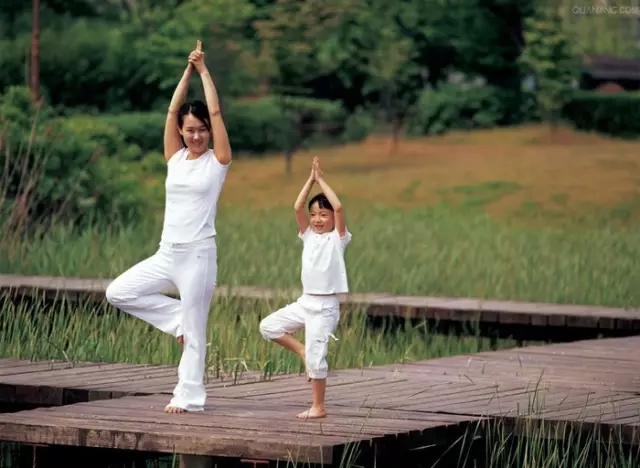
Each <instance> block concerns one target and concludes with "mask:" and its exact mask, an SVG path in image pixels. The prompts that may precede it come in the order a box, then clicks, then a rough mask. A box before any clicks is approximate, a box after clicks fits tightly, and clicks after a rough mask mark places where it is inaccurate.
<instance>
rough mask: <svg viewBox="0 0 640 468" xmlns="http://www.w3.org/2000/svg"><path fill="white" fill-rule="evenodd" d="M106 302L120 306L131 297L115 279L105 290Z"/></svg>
mask: <svg viewBox="0 0 640 468" xmlns="http://www.w3.org/2000/svg"><path fill="white" fill-rule="evenodd" d="M105 296H106V298H107V302H108V303H109V304H111V305H113V306H116V307H118V306H122V305H124V304H126V303H127V302H129V301H131V299H133V298H132V297H130V296H131V294H130V293H129V294H128V293H127V291H126V290H124V289H123V288H122V287H120V285H119V284H118V283H117V282H116V281H112V282H111V283H110V284H109V286H107V290H106V291H105Z"/></svg>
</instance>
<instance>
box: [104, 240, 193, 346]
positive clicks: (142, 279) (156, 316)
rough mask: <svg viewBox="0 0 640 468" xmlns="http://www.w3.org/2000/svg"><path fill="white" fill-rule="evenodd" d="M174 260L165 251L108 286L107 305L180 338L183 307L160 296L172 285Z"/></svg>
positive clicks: (164, 296) (133, 268) (173, 300)
mask: <svg viewBox="0 0 640 468" xmlns="http://www.w3.org/2000/svg"><path fill="white" fill-rule="evenodd" d="M172 267H173V264H172V258H171V256H170V255H168V254H167V253H164V252H162V251H159V252H157V253H156V254H154V255H153V256H151V257H149V258H147V259H145V260H142V261H141V262H139V263H137V264H135V265H134V266H132V267H131V268H129V269H128V270H127V271H125V272H124V273H122V274H121V275H120V276H118V277H117V278H116V279H115V280H113V281H112V282H111V284H109V286H108V287H107V290H106V298H107V301H108V302H109V303H110V304H111V305H113V306H115V307H117V308H118V309H120V310H122V311H124V312H126V313H128V314H130V315H133V316H134V317H137V318H139V319H141V320H144V321H145V322H147V323H149V324H151V325H153V326H154V327H156V328H158V329H159V330H161V331H163V332H165V333H168V334H170V335H172V336H179V335H180V334H181V330H180V326H181V321H182V320H181V317H182V314H181V309H182V306H181V303H180V301H179V300H178V299H174V298H172V297H169V296H166V295H164V294H161V292H162V291H165V290H167V289H168V288H170V287H171V286H172V285H173V283H172V282H171V280H170V278H171V277H172V274H173V271H172V270H173V268H172Z"/></svg>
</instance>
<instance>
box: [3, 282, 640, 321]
mask: <svg viewBox="0 0 640 468" xmlns="http://www.w3.org/2000/svg"><path fill="white" fill-rule="evenodd" d="M110 282H111V279H87V278H67V277H48V276H42V277H41V276H14V275H0V295H17V296H31V297H38V296H41V297H42V296H44V297H46V298H48V299H55V298H60V297H63V296H64V297H74V298H78V299H88V300H92V301H104V299H105V297H104V294H105V291H106V288H107V286H108V285H109V283H110ZM165 292H166V293H167V294H169V295H171V296H174V297H178V296H179V294H178V291H177V290H175V289H169V290H167V291H165ZM299 294H300V291H299V290H295V289H293V290H276V289H269V288H262V287H253V286H229V285H219V286H218V287H217V288H216V297H217V298H238V299H248V300H249V299H252V300H282V299H287V300H292V299H293V298H295V297H297V296H298V295H299ZM340 300H341V303H342V305H343V306H344V307H354V308H361V309H363V311H364V312H365V313H366V314H368V315H370V316H384V317H389V316H394V317H404V318H417V319H432V320H445V321H457V322H483V323H493V324H506V325H523V326H537V327H565V328H590V329H602V330H627V331H628V330H633V331H638V332H640V309H625V308H612V307H599V306H587V305H575V304H547V303H531V302H516V301H497V300H483V299H474V298H446V297H431V296H400V295H394V294H391V293H350V294H343V295H340Z"/></svg>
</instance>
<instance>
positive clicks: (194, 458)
mask: <svg viewBox="0 0 640 468" xmlns="http://www.w3.org/2000/svg"><path fill="white" fill-rule="evenodd" d="M212 461H213V460H212V458H211V457H207V456H204V455H180V468H212V466H213V463H212Z"/></svg>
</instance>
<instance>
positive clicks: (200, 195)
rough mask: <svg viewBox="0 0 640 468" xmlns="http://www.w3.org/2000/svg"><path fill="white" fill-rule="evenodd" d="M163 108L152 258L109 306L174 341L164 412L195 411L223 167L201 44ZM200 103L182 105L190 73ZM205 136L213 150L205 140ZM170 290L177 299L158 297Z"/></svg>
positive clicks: (110, 294) (122, 281)
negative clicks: (198, 85)
mask: <svg viewBox="0 0 640 468" xmlns="http://www.w3.org/2000/svg"><path fill="white" fill-rule="evenodd" d="M188 62H189V63H188V65H187V69H186V70H185V71H184V74H183V75H182V79H181V80H180V82H179V83H178V86H177V87H176V90H175V92H174V94H173V98H172V99H171V103H170V104H169V112H168V114H167V119H166V122H165V128H164V156H165V159H166V160H167V178H166V182H165V187H166V201H165V213H164V225H163V230H162V237H161V240H160V246H159V249H158V251H157V252H156V253H155V254H154V255H153V256H151V257H149V258H147V259H146V260H143V261H141V262H140V263H138V264H136V265H134V266H133V267H131V268H130V269H129V270H127V271H125V272H124V273H123V274H122V275H120V276H119V277H118V278H116V279H115V280H114V281H113V282H112V283H111V284H110V285H109V287H108V288H107V291H106V297H107V300H108V301H109V303H111V304H112V305H114V306H116V307H118V308H119V309H121V310H123V311H125V312H127V313H129V314H131V315H133V316H135V317H138V318H140V319H142V320H144V321H146V322H148V323H150V324H151V325H153V326H154V327H156V328H158V329H160V330H162V331H163V332H165V333H169V334H171V335H173V336H175V337H177V338H178V340H179V341H180V342H181V343H182V344H183V346H184V347H183V352H182V357H181V359H180V365H179V367H178V379H179V380H178V384H177V385H176V387H175V389H174V392H173V398H172V399H171V401H170V402H169V404H168V405H167V406H166V407H165V411H166V412H170V413H183V412H185V411H203V410H204V403H205V400H206V392H205V388H204V372H205V351H206V330H207V318H208V314H209V308H210V306H211V300H212V298H213V293H214V290H215V286H216V280H217V249H216V229H215V218H216V211H217V204H218V199H219V196H220V192H221V190H222V186H223V184H224V181H225V177H226V174H227V170H228V168H229V164H230V163H231V148H230V146H229V137H228V135H227V130H226V128H225V125H224V122H223V120H222V116H221V115H220V104H219V102H218V95H217V92H216V88H215V86H214V84H213V81H212V79H211V76H210V75H209V71H208V70H207V67H206V66H205V63H204V53H203V52H202V44H201V42H200V41H198V44H197V47H196V49H195V50H194V51H193V52H191V54H190V55H189V59H188ZM194 69H195V70H196V71H197V72H198V74H199V75H200V78H201V80H202V84H203V87H204V94H205V98H206V104H205V103H203V102H201V101H194V102H190V103H188V102H187V103H184V104H182V105H181V103H182V101H183V100H184V98H185V96H186V93H187V89H188V86H189V78H190V77H191V73H192V71H193V70H194ZM212 135H213V150H211V149H209V141H210V139H211V136H212ZM172 285H175V286H176V287H177V288H178V290H179V292H180V300H178V299H173V298H170V297H168V296H166V295H164V294H161V292H162V291H165V290H166V289H168V288H169V287H171V286H172Z"/></svg>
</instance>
